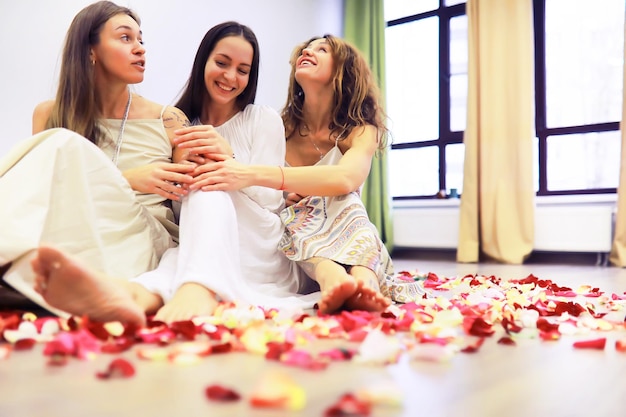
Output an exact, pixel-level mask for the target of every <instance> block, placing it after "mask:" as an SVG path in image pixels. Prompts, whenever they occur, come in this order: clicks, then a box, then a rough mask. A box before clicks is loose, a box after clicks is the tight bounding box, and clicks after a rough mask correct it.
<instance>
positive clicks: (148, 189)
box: [122, 106, 196, 201]
mask: <svg viewBox="0 0 626 417" xmlns="http://www.w3.org/2000/svg"><path fill="white" fill-rule="evenodd" d="M188 124H189V119H187V116H185V114H184V113H183V112H182V111H181V110H180V109H178V108H176V107H172V106H168V107H167V108H166V109H165V111H164V112H163V126H164V128H165V131H166V132H167V135H168V138H169V140H170V143H171V144H172V160H173V161H174V163H170V162H157V163H154V164H150V165H144V166H139V167H135V168H131V169H127V170H126V171H124V172H122V174H123V175H124V177H125V178H126V180H127V181H128V183H129V184H130V186H131V187H132V189H133V190H135V191H138V192H142V193H151V194H158V195H160V196H162V197H165V198H168V199H171V200H175V201H180V199H181V197H182V196H183V195H185V194H187V192H188V191H187V185H188V184H191V182H192V181H193V177H192V176H191V175H190V174H191V173H192V172H193V170H194V169H195V166H196V165H195V163H193V162H191V160H192V159H193V158H189V156H188V151H185V150H179V151H177V150H176V148H175V147H174V138H175V137H176V135H175V134H174V131H175V130H177V129H180V128H182V127H184V126H187V125H188ZM146 140H152V138H146ZM181 185H182V187H181Z"/></svg>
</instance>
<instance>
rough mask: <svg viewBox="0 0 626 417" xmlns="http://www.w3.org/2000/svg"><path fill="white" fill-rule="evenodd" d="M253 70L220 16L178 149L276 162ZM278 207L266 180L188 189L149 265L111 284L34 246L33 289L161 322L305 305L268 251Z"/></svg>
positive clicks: (288, 272)
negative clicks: (175, 225)
mask: <svg viewBox="0 0 626 417" xmlns="http://www.w3.org/2000/svg"><path fill="white" fill-rule="evenodd" d="M258 70H259V48H258V42H257V39H256V37H255V35H254V33H253V32H252V31H251V30H250V29H249V28H248V27H246V26H244V25H241V24H239V23H237V22H225V23H222V24H219V25H217V26H215V27H213V28H211V29H210V30H209V31H208V32H207V34H206V35H205V37H204V39H203V40H202V42H201V44H200V46H199V48H198V51H197V54H196V58H195V60H194V64H193V68H192V72H191V76H190V78H189V80H188V82H187V85H186V87H185V89H184V91H183V94H182V96H181V98H180V100H179V101H178V103H177V104H176V106H177V107H178V108H180V109H181V110H182V111H184V112H185V113H186V114H188V115H189V117H190V119H191V120H192V121H193V123H192V124H193V126H191V127H187V128H183V129H179V130H178V131H176V134H177V135H178V136H177V138H176V139H175V142H176V143H184V144H185V145H183V147H182V148H181V149H183V150H184V149H187V148H189V147H190V148H192V150H191V151H190V152H191V153H192V154H193V155H202V157H203V158H206V159H211V158H222V157H223V156H224V155H226V156H227V157H228V158H229V159H234V158H236V159H237V160H238V161H242V162H243V163H247V164H273V165H276V164H281V165H282V164H283V163H284V156H285V141H284V128H283V125H282V121H281V119H280V116H279V115H278V113H277V112H276V111H275V110H273V109H271V108H270V107H267V106H262V105H255V104H253V103H254V99H255V96H256V89H257V80H258ZM185 147H187V148H185ZM211 164H212V162H208V163H206V164H203V165H199V166H198V167H197V168H196V170H195V171H194V173H193V175H194V176H197V177H198V178H201V177H202V173H203V172H205V171H207V170H209V169H210V165H211ZM192 185H193V184H192ZM283 207H284V199H283V194H282V192H281V191H279V190H272V189H269V188H266V187H246V188H242V189H241V190H239V191H232V192H224V191H214V192H204V191H200V190H196V191H191V192H190V193H189V195H187V196H186V197H185V198H183V200H182V206H181V211H180V244H179V246H178V247H176V248H172V249H169V250H168V251H167V252H166V253H165V255H164V256H163V258H162V260H161V262H160V264H159V266H158V267H157V268H156V269H155V270H154V271H150V272H147V273H145V274H142V275H140V276H139V277H137V278H136V279H133V280H131V281H132V282H131V283H128V282H124V281H119V282H117V283H115V284H113V283H114V282H115V280H114V279H112V278H110V277H105V276H103V275H102V274H100V273H99V272H98V273H96V272H94V270H93V269H89V268H87V267H85V266H84V265H82V264H77V263H75V262H74V260H73V259H70V258H68V257H66V256H64V254H63V253H62V252H60V251H58V250H56V249H54V248H51V247H43V248H41V249H40V251H39V257H38V258H37V259H36V260H35V262H34V263H33V266H34V269H35V270H36V271H37V272H38V274H39V281H38V282H39V284H38V291H40V292H41V294H42V295H43V296H44V298H45V299H46V300H48V301H49V302H50V303H51V304H53V305H55V306H56V307H58V308H61V309H64V310H65V311H68V312H70V313H72V314H76V315H84V314H86V315H89V316H90V317H92V318H93V319H97V320H120V319H123V320H126V321H132V322H136V323H139V324H142V323H143V322H144V319H145V316H144V313H147V314H152V313H156V315H155V319H157V320H162V321H166V322H171V321H177V320H185V319H189V318H191V317H194V316H198V315H208V314H211V313H212V312H213V310H214V309H215V307H216V305H217V302H218V301H219V300H235V301H238V302H243V303H249V304H253V305H259V306H263V307H268V308H280V307H292V308H310V307H313V305H314V303H315V302H316V301H317V299H318V298H319V294H308V295H300V294H298V292H299V291H300V290H301V289H302V287H303V284H304V282H303V281H301V278H300V275H299V274H298V269H297V267H296V265H295V264H294V263H293V262H291V261H289V260H288V259H287V258H286V257H284V256H283V254H282V253H281V252H279V251H278V244H279V241H280V239H281V238H282V235H283V225H282V223H281V220H280V218H279V216H278V213H279V212H280V210H281V209H282V208H283ZM305 280H306V278H305ZM69 282H80V283H81V285H80V286H76V285H75V286H74V288H75V289H76V293H75V294H74V295H73V296H72V297H68V295H67V293H66V292H65V291H61V289H62V288H64V287H67V286H68V284H69Z"/></svg>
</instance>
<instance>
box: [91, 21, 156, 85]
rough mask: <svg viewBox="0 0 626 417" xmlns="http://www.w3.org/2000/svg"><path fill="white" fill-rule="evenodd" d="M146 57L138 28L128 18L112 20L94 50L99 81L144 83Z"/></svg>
mask: <svg viewBox="0 0 626 417" xmlns="http://www.w3.org/2000/svg"><path fill="white" fill-rule="evenodd" d="M145 53H146V50H145V48H144V47H143V40H142V34H141V30H140V29H139V24H138V23H137V22H136V21H135V20H134V19H133V18H132V17H130V16H129V15H127V14H123V13H120V14H117V15H115V16H113V17H112V18H110V19H109V20H107V22H106V23H105V24H104V26H103V27H102V30H101V31H100V36H99V42H98V43H97V44H96V45H94V46H93V47H92V48H91V60H92V62H94V61H95V77H96V79H103V80H109V81H121V82H124V83H126V84H137V83H140V82H142V81H143V76H144V71H145V63H146V59H145Z"/></svg>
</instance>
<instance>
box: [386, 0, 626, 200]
mask: <svg viewBox="0 0 626 417" xmlns="http://www.w3.org/2000/svg"><path fill="white" fill-rule="evenodd" d="M625 7H626V6H625V2H624V0H603V1H602V2H597V1H596V0H534V2H533V9H534V10H533V11H534V28H535V88H536V91H535V96H536V103H535V109H536V120H535V123H536V133H537V137H536V140H535V142H534V144H535V151H534V155H535V169H536V177H535V178H536V191H537V194H538V195H556V194H590V193H615V192H616V187H617V183H618V180H619V165H620V148H621V134H620V130H619V120H620V119H621V109H622V97H623V95H622V89H623V86H622V76H623V65H624V55H623V54H624V15H625ZM385 19H386V20H387V29H386V33H385V35H386V50H387V57H386V61H387V62H386V63H387V66H386V73H387V84H386V93H387V112H388V114H389V117H390V124H389V125H390V128H391V134H392V147H391V151H390V153H389V162H390V164H389V165H390V184H391V195H392V196H393V197H394V199H414V198H432V197H433V196H434V195H435V194H437V193H438V192H439V190H445V191H446V192H447V193H449V192H450V190H451V189H452V188H456V189H457V190H458V192H459V193H461V192H462V186H463V159H464V145H463V131H464V129H465V125H466V113H467V107H466V103H467V83H468V78H467V54H468V44H467V16H466V14H465V2H464V1H458V0H420V1H415V0H385Z"/></svg>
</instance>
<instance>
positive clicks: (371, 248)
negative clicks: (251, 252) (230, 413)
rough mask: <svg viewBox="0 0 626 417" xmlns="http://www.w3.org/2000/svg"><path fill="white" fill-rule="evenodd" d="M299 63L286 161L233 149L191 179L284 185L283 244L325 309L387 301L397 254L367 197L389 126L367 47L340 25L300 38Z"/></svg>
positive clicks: (213, 186)
mask: <svg viewBox="0 0 626 417" xmlns="http://www.w3.org/2000/svg"><path fill="white" fill-rule="evenodd" d="M291 67H292V69H291V77H290V82H289V93H288V98H287V103H286V105H285V108H284V109H283V112H282V118H283V123H284V125H285V132H286V138H287V142H286V145H287V150H286V162H287V164H286V166H285V167H282V166H262V165H244V164H241V163H239V162H238V161H236V160H233V159H230V158H227V157H226V156H225V157H224V158H223V160H222V161H220V162H218V163H216V164H214V165H212V166H211V167H210V168H209V169H210V170H209V171H208V172H206V173H204V174H202V175H201V176H199V177H197V178H196V182H195V184H194V185H193V186H192V187H193V188H202V189H203V190H206V191H209V190H237V189H241V188H244V187H248V186H263V187H269V188H274V189H278V190H283V191H285V193H286V201H287V207H286V208H285V209H284V210H283V211H282V212H281V218H282V219H283V223H284V225H285V233H284V235H283V239H282V241H281V243H280V248H281V249H282V250H283V252H284V253H285V255H286V256H287V257H288V258H289V259H291V260H293V261H295V262H297V264H298V265H299V266H300V267H301V268H302V269H303V270H304V271H305V272H306V273H307V275H308V276H309V277H311V278H312V279H313V280H315V281H316V282H317V283H318V284H319V286H320V290H321V299H320V300H319V302H318V306H319V309H320V311H321V312H322V313H332V312H335V311H337V310H340V309H349V310H368V311H380V310H384V309H385V308H386V307H387V306H388V305H389V304H390V299H389V297H388V291H387V288H386V280H387V277H388V276H390V275H391V274H392V272H393V271H392V264H391V259H390V257H389V255H388V253H387V251H386V249H385V247H384V245H383V244H382V241H381V240H380V237H379V235H378V232H377V230H376V228H375V226H374V225H373V224H372V223H371V222H370V220H369V218H368V215H367V212H366V210H365V207H364V205H363V203H362V201H361V198H360V190H361V187H362V185H363V183H364V182H365V180H366V178H367V176H368V174H369V172H370V168H371V163H372V158H373V157H374V155H375V154H376V153H377V152H378V151H381V150H383V149H384V147H385V137H386V134H387V129H386V128H385V125H384V112H383V110H382V107H381V105H380V102H379V91H378V88H377V86H376V82H375V80H374V78H373V75H372V73H371V71H370V69H369V67H368V65H367V62H366V61H365V59H364V58H363V56H362V55H361V54H360V53H359V51H358V50H357V49H356V48H355V47H354V46H352V45H351V44H349V43H348V42H346V41H344V40H342V39H340V38H337V37H335V36H332V35H325V36H323V37H316V38H312V39H310V40H308V41H306V42H304V43H302V44H300V45H298V46H297V47H296V48H295V50H294V53H293V55H292V59H291ZM192 152H193V150H192Z"/></svg>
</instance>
